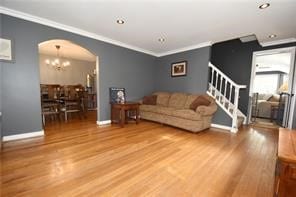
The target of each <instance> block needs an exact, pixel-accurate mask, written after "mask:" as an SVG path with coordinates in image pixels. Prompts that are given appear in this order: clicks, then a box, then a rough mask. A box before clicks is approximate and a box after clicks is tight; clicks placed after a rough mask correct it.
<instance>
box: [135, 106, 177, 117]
mask: <svg viewBox="0 0 296 197" xmlns="http://www.w3.org/2000/svg"><path fill="white" fill-rule="evenodd" d="M175 110H176V109H175V108H171V107H161V106H157V105H140V111H147V112H154V113H158V114H163V115H169V116H170V115H172V114H173V111H175Z"/></svg>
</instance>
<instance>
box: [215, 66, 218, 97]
mask: <svg viewBox="0 0 296 197" xmlns="http://www.w3.org/2000/svg"><path fill="white" fill-rule="evenodd" d="M217 85H218V72H217V71H216V84H215V99H216V96H217V94H216V91H217V90H218V87H217Z"/></svg>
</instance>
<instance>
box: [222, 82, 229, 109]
mask: <svg viewBox="0 0 296 197" xmlns="http://www.w3.org/2000/svg"><path fill="white" fill-rule="evenodd" d="M227 84H228V82H227V80H226V79H225V87H224V93H223V104H224V107H226V106H225V102H226V90H227Z"/></svg>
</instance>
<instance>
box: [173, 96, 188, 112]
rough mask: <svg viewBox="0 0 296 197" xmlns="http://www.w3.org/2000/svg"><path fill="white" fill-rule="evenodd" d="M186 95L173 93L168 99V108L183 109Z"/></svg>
mask: <svg viewBox="0 0 296 197" xmlns="http://www.w3.org/2000/svg"><path fill="white" fill-rule="evenodd" d="M187 96H188V95H187V94H184V93H173V94H171V97H170V99H169V104H168V106H169V107H173V108H176V109H184V105H185V102H186V100H187Z"/></svg>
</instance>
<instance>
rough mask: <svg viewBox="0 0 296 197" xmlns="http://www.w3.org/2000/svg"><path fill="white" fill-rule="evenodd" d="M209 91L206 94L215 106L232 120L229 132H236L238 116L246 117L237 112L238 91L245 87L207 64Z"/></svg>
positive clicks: (210, 64)
mask: <svg viewBox="0 0 296 197" xmlns="http://www.w3.org/2000/svg"><path fill="white" fill-rule="evenodd" d="M209 71H210V77H209V79H210V80H209V89H208V91H207V93H208V94H209V95H210V96H212V97H213V98H214V99H215V100H216V102H217V104H218V105H219V106H220V107H221V108H222V109H223V110H224V111H225V112H226V113H227V114H228V115H229V116H230V117H231V118H232V126H231V131H232V132H237V129H238V126H237V122H238V116H241V117H243V118H244V122H245V121H246V116H245V115H244V114H243V113H242V112H241V111H240V110H239V108H238V103H239V92H240V89H243V88H246V87H247V86H246V85H239V84H237V83H235V82H234V81H233V80H231V79H230V78H229V77H228V76H227V75H225V74H224V73H223V72H222V71H221V70H219V69H218V68H217V67H216V66H214V65H213V64H212V63H209Z"/></svg>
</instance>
